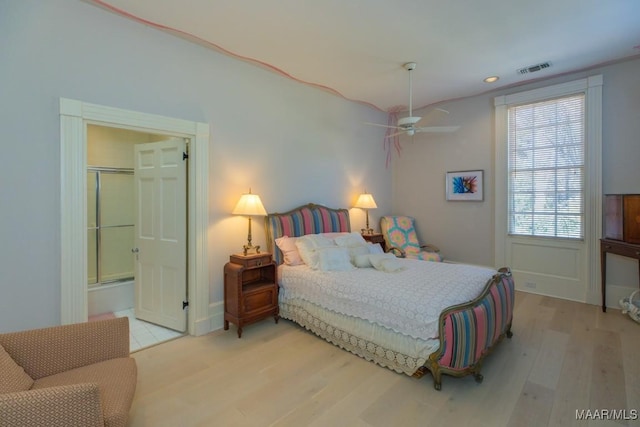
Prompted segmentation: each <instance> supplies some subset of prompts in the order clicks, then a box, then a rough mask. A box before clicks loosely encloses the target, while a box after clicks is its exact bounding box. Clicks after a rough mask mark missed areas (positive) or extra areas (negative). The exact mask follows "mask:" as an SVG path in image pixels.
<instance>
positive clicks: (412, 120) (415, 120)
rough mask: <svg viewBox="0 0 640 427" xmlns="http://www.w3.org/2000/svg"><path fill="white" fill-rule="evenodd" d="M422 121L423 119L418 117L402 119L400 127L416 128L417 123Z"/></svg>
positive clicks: (399, 120)
mask: <svg viewBox="0 0 640 427" xmlns="http://www.w3.org/2000/svg"><path fill="white" fill-rule="evenodd" d="M420 119H422V117H416V116H409V117H402V118H400V119H398V126H400V127H403V126H414V125H415V124H416V123H418V122H419V121H420Z"/></svg>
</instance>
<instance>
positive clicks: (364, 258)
mask: <svg viewBox="0 0 640 427" xmlns="http://www.w3.org/2000/svg"><path fill="white" fill-rule="evenodd" d="M370 255H371V254H363V255H356V256H355V258H354V259H353V265H355V266H356V267H358V268H371V267H373V265H372V264H371V260H369V256H370Z"/></svg>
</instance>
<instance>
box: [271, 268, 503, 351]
mask: <svg viewBox="0 0 640 427" xmlns="http://www.w3.org/2000/svg"><path fill="white" fill-rule="evenodd" d="M400 261H402V262H403V263H404V264H406V267H407V268H406V269H405V270H403V271H400V272H395V273H385V272H382V271H378V270H375V269H373V268H358V269H355V270H351V271H331V272H326V271H319V270H312V269H311V268H309V267H307V266H306V265H298V266H286V265H282V266H280V269H279V273H278V275H279V277H278V282H279V283H280V286H281V289H280V293H281V297H282V298H283V299H285V300H289V299H293V300H295V299H299V300H303V301H308V302H311V303H314V304H317V305H319V306H322V307H324V308H326V309H329V310H332V311H335V312H337V313H341V314H345V315H349V316H355V317H358V318H361V319H364V320H366V321H369V322H373V323H376V324H378V325H380V326H383V327H386V328H389V329H391V330H394V331H396V332H398V333H401V334H405V335H408V336H411V337H414V338H420V339H425V340H426V339H429V338H435V337H437V336H438V317H439V315H440V313H441V312H442V311H443V310H444V309H445V308H447V307H450V306H452V305H455V304H460V303H464V302H468V301H471V300H472V299H474V298H475V297H477V296H478V295H479V294H480V292H481V291H482V289H483V288H484V285H485V284H486V283H487V281H488V280H489V279H491V277H492V276H493V275H494V274H495V273H496V271H495V270H493V269H490V268H486V267H478V266H472V265H466V264H448V263H441V262H428V261H417V260H406V259H402V260H400Z"/></svg>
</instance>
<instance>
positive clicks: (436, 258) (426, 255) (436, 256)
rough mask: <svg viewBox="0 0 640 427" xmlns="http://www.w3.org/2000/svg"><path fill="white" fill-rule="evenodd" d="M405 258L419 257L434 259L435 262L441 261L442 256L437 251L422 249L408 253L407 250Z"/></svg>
mask: <svg viewBox="0 0 640 427" xmlns="http://www.w3.org/2000/svg"><path fill="white" fill-rule="evenodd" d="M407 258H410V259H420V260H423V261H435V262H441V261H442V257H441V256H440V254H439V253H437V252H427V251H422V252H418V253H408V252H407Z"/></svg>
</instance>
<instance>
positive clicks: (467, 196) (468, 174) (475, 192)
mask: <svg viewBox="0 0 640 427" xmlns="http://www.w3.org/2000/svg"><path fill="white" fill-rule="evenodd" d="M446 181H447V183H446V193H447V200H458V201H468V202H481V201H483V200H484V191H483V190H484V171H483V170H474V171H457V172H447V178H446Z"/></svg>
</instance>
